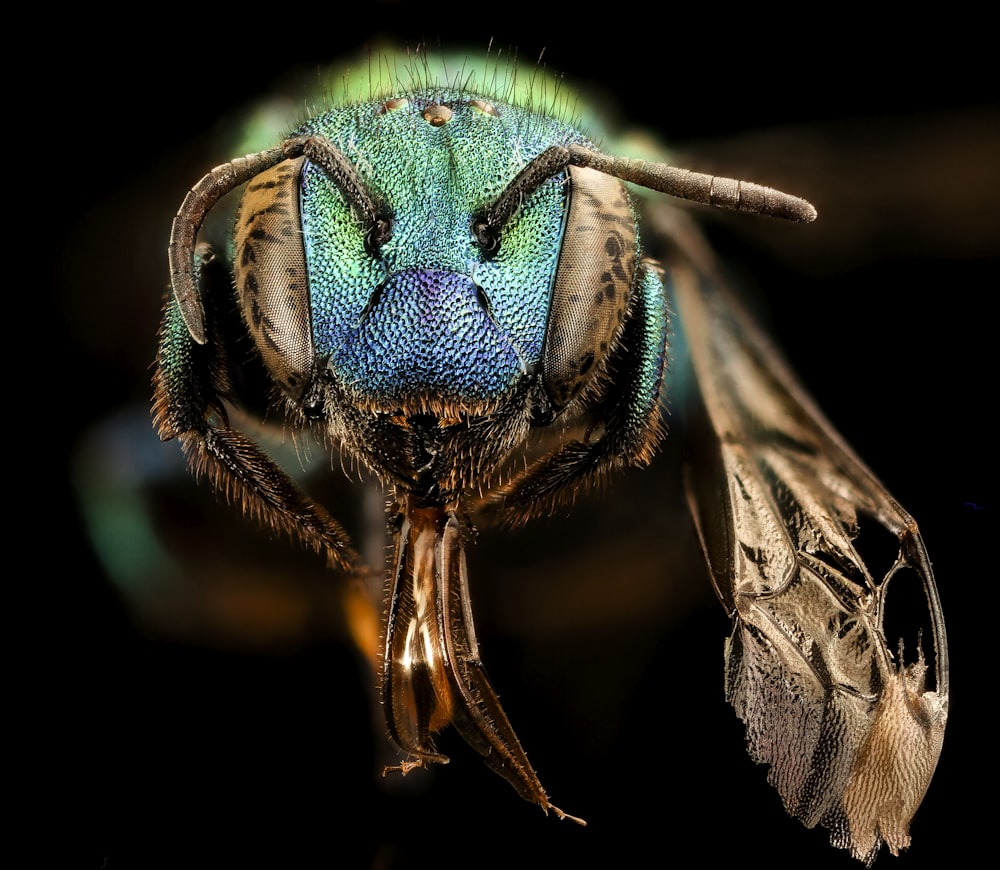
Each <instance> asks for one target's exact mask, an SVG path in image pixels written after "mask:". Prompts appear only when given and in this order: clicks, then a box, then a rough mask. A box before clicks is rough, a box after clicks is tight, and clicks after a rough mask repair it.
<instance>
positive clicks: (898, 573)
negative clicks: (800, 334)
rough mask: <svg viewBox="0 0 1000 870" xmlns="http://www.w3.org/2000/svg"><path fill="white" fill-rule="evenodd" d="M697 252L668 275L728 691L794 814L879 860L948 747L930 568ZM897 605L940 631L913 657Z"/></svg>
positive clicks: (897, 838)
mask: <svg viewBox="0 0 1000 870" xmlns="http://www.w3.org/2000/svg"><path fill="white" fill-rule="evenodd" d="M651 218H652V220H653V222H654V224H655V225H657V229H659V230H660V232H661V234H662V233H669V234H670V235H671V237H672V238H675V239H676V238H678V237H681V236H686V234H687V232H688V231H687V230H685V229H683V227H679V226H678V225H676V224H675V223H674V220H675V219H674V218H671V217H670V216H669V215H668V214H667V212H666V210H663V211H660V212H654V213H653V214H652V215H651ZM668 222H669V225H668ZM681 249H682V250H683V251H684V254H683V256H682V257H681V255H680V254H679V252H675V254H674V255H671V257H670V261H669V262H668V266H669V268H668V274H669V275H670V277H671V283H672V291H673V303H674V306H675V309H676V313H677V320H678V324H679V325H678V327H677V335H676V340H677V341H676V343H677V345H678V347H677V349H678V352H679V353H680V355H681V357H682V363H681V364H684V359H685V358H686V364H688V365H690V372H691V374H692V375H693V386H692V394H691V395H690V396H689V399H691V400H692V402H693V404H694V405H695V407H696V408H697V411H696V412H695V415H694V416H695V418H696V423H695V425H694V430H693V431H694V433H695V434H694V437H692V438H691V439H690V441H691V443H690V450H691V462H690V463H689V468H688V471H687V483H688V498H689V503H690V506H691V511H692V513H693V516H694V518H695V523H696V525H697V527H698V530H699V534H700V537H701V543H702V548H703V550H704V553H705V556H706V559H707V562H708V566H709V570H710V573H711V577H712V582H713V583H714V585H715V588H716V592H717V594H718V596H719V598H720V600H721V601H722V603H723V605H724V606H725V607H726V609H727V610H728V612H729V613H730V615H731V617H732V620H733V627H732V634H731V636H730V637H729V639H728V641H727V643H726V695H727V698H728V700H729V701H730V703H731V704H732V705H733V707H734V708H735V710H736V712H737V715H739V717H740V718H741V719H742V720H743V721H744V723H745V724H746V731H747V743H748V748H749V751H750V754H751V756H752V757H753V758H754V759H755V760H756V761H758V762H762V763H765V764H768V765H770V771H769V775H768V778H769V781H770V782H771V784H772V785H774V786H775V787H776V788H777V790H778V792H779V793H780V795H781V798H782V800H783V802H784V804H785V807H786V809H787V810H788V812H789V813H790V814H791V815H793V816H795V817H796V818H798V819H799V820H801V821H802V822H803V823H804V824H805V825H807V826H809V827H812V826H814V825H816V824H820V825H824V826H825V827H827V828H828V829H829V830H830V839H831V842H832V843H833V844H834V845H835V846H837V847H840V848H844V849H849V850H850V852H851V854H852V855H853V856H854V857H855V858H858V859H859V860H861V861H863V862H865V863H866V864H869V865H870V864H871V862H872V861H873V860H874V859H875V856H876V855H877V854H878V852H879V849H880V847H881V846H882V844H883V843H885V844H886V845H887V846H888V847H889V849H890V850H891V851H892V852H893V854H895V853H897V852H898V850H899V849H902V848H905V847H906V846H908V845H909V842H910V836H909V823H910V819H911V818H912V817H913V814H914V812H915V811H916V809H917V807H918V806H919V804H920V802H921V800H922V799H923V796H924V793H925V791H926V790H927V786H928V784H929V783H930V779H931V776H932V775H933V772H934V768H935V765H936V764H937V760H938V756H939V754H940V751H941V743H942V738H943V735H944V728H945V721H946V719H947V715H948V668H947V647H946V641H945V629H944V620H943V616H942V612H941V607H940V603H939V600H938V593H937V589H936V587H935V585H934V578H933V575H932V573H931V567H930V563H929V561H928V559H927V554H926V551H925V549H924V544H923V541H922V540H921V538H920V535H919V534H918V531H917V527H916V524H915V523H914V521H913V519H912V518H911V517H910V516H909V514H907V513H906V512H905V511H904V510H903V509H902V508H901V507H900V506H899V505H898V504H897V503H896V501H895V500H894V499H893V498H892V496H890V495H889V493H887V492H886V491H885V489H884V488H883V486H882V485H881V484H880V483H879V481H878V480H877V479H876V478H875V477H874V476H873V475H872V473H871V472H870V471H869V470H868V469H867V468H866V467H865V466H864V464H863V463H862V462H861V461H860V460H859V459H858V458H857V457H856V456H855V455H854V453H853V452H852V450H851V449H850V447H848V446H847V445H846V444H845V443H844V441H843V440H842V439H841V438H840V436H839V435H838V434H837V433H836V432H835V431H834V430H833V429H832V427H831V426H830V424H829V423H828V422H827V421H826V420H825V419H824V418H823V416H822V414H821V413H820V412H819V411H818V409H817V408H816V407H815V406H814V405H813V403H812V401H811V400H810V399H809V398H808V397H807V396H806V395H805V394H804V393H803V391H802V389H801V388H800V387H799V385H798V384H797V383H796V381H795V378H794V377H793V376H792V375H791V373H790V372H789V370H788V369H787V367H786V366H785V365H784V363H783V362H782V360H781V359H780V358H779V357H778V355H777V353H776V352H775V351H774V350H773V349H772V347H771V346H770V344H769V343H768V341H767V340H766V338H765V337H764V336H763V335H762V334H761V333H760V332H759V331H758V330H757V329H756V328H755V327H754V325H753V324H752V322H751V321H750V320H749V319H748V317H747V316H746V314H745V313H744V312H742V311H741V310H740V309H739V308H738V307H737V305H736V303H735V301H734V300H733V299H732V298H731V297H730V295H729V293H728V292H727V290H726V289H725V283H724V281H723V280H722V279H721V278H720V276H719V275H718V274H716V266H715V265H714V262H713V260H712V258H711V255H710V254H709V253H708V251H707V249H706V248H705V246H704V243H703V242H701V241H700V237H697V236H686V238H684V241H683V244H682V245H681ZM887 533H888V534H887ZM890 535H891V537H890ZM885 540H888V541H889V542H890V544H891V547H890V549H889V555H888V558H884V559H882V561H883V562H884V564H883V565H876V564H875V559H876V558H877V556H878V555H882V554H880V553H879V551H878V549H877V546H878V544H879V543H884V542H885ZM909 584H914V586H913V588H915V589H916V590H918V592H919V590H922V594H918V595H916V596H914V597H915V598H916V599H917V600H918V601H919V607H920V610H921V611H922V612H920V613H919V614H916V615H910V614H906V613H903V612H902V604H900V605H899V607H897V603H896V602H897V601H900V602H901V601H903V600H904V599H903V598H902V597H900V596H901V591H900V590H904V589H906V588H907V587H908V586H909ZM890 590H891V591H892V595H891V596H890V595H889V593H890ZM887 604H888V606H889V610H888V611H887ZM897 609H899V610H900V613H898V614H897V613H896V612H895V611H896V610H897ZM887 614H888V615H890V616H891V617H892V619H893V620H894V622H893V624H896V621H898V620H900V619H902V620H903V621H904V622H907V623H908V622H910V621H911V620H914V619H916V620H919V621H920V622H921V623H923V624H924V625H926V626H927V632H926V634H924V633H921V634H919V635H917V639H916V642H915V643H914V644H912V646H913V647H914V648H910V649H904V644H903V641H902V640H901V639H897V638H896V637H895V636H889V637H887V632H886V624H887V621H886V620H887ZM927 634H929V635H930V637H929V638H928V637H927V636H926V635H927ZM908 636H909V635H908ZM928 640H929V641H930V642H931V643H932V649H931V650H930V651H931V653H932V654H933V664H932V665H928V663H927V661H926V660H925V657H924V650H923V649H922V646H923V645H924V644H926V643H927V642H928Z"/></svg>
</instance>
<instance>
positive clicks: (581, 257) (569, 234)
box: [542, 166, 637, 408]
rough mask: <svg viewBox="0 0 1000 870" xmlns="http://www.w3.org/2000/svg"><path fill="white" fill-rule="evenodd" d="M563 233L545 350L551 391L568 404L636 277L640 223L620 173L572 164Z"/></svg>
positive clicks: (610, 337) (596, 361)
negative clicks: (604, 171) (619, 177)
mask: <svg viewBox="0 0 1000 870" xmlns="http://www.w3.org/2000/svg"><path fill="white" fill-rule="evenodd" d="M568 172H569V176H570V182H571V187H570V204H569V212H568V215H567V219H566V232H565V235H564V236H563V243H562V250H561V251H560V254H559V265H558V269H557V271H556V281H555V286H554V288H553V292H552V303H551V306H550V309H549V324H548V331H547V333H546V336H545V350H544V352H543V362H542V365H543V368H542V371H543V375H544V384H545V389H546V392H547V393H548V395H549V398H550V399H551V400H552V402H553V405H554V406H555V407H556V408H562V407H565V406H566V405H567V404H568V403H569V402H571V401H572V400H573V399H574V398H576V396H577V395H578V394H579V393H580V391H581V390H582V389H583V387H584V386H586V384H587V383H588V382H589V381H590V378H591V377H592V376H593V374H594V373H595V372H596V371H598V370H599V368H600V365H601V363H602V362H603V360H604V357H605V356H606V355H607V353H608V351H609V350H610V349H611V346H612V344H613V343H614V340H615V336H616V335H617V334H618V329H619V326H620V325H621V322H622V318H623V317H624V315H625V306H626V305H627V303H628V297H629V293H630V291H631V289H632V282H633V280H634V278H635V257H636V238H637V229H636V225H635V217H634V216H633V214H632V209H631V207H630V205H629V201H628V196H627V194H626V193H625V188H624V186H623V185H622V183H621V182H620V181H618V179H616V178H613V177H612V176H610V175H605V174H604V173H603V172H597V171H596V170H593V169H584V168H580V167H576V166H571V167H569V169H568Z"/></svg>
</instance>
